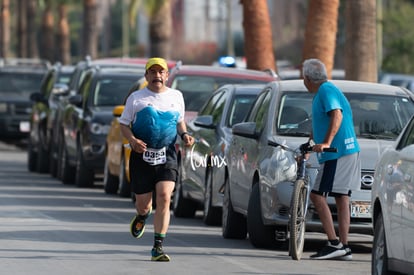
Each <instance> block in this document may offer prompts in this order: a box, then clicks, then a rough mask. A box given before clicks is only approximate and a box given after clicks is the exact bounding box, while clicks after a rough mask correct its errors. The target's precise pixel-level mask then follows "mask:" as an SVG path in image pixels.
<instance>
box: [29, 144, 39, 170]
mask: <svg viewBox="0 0 414 275" xmlns="http://www.w3.org/2000/svg"><path fill="white" fill-rule="evenodd" d="M36 160H37V154H36V152H35V151H34V150H33V145H32V144H31V142H30V141H29V144H28V147H27V169H28V170H29V171H30V172H35V171H36Z"/></svg>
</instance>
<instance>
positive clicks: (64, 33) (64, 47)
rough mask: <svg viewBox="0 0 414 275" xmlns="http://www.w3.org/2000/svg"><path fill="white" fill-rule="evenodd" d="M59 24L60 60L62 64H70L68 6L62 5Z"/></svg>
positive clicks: (59, 9)
mask: <svg viewBox="0 0 414 275" xmlns="http://www.w3.org/2000/svg"><path fill="white" fill-rule="evenodd" d="M58 11H59V22H58V30H57V47H58V60H59V61H60V62H62V64H70V63H71V58H70V57H71V56H70V29H69V22H68V17H67V4H66V3H60V4H59V7H58Z"/></svg>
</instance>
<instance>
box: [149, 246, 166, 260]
mask: <svg viewBox="0 0 414 275" xmlns="http://www.w3.org/2000/svg"><path fill="white" fill-rule="evenodd" d="M151 261H155V262H169V261H170V256H168V255H167V254H165V253H164V251H163V250H162V247H154V248H153V249H152V250H151Z"/></svg>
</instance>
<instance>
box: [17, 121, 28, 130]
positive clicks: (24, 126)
mask: <svg viewBox="0 0 414 275" xmlns="http://www.w3.org/2000/svg"><path fill="white" fill-rule="evenodd" d="M19 130H20V132H22V133H28V132H30V122H28V121H20V125H19Z"/></svg>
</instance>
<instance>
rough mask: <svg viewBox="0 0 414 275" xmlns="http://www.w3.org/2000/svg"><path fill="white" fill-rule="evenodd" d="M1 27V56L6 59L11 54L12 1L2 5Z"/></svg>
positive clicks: (4, 0)
mask: <svg viewBox="0 0 414 275" xmlns="http://www.w3.org/2000/svg"><path fill="white" fill-rule="evenodd" d="M0 26H1V30H0V34H1V37H0V56H1V57H3V58H6V57H9V54H10V0H3V1H2V3H1V14H0Z"/></svg>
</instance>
